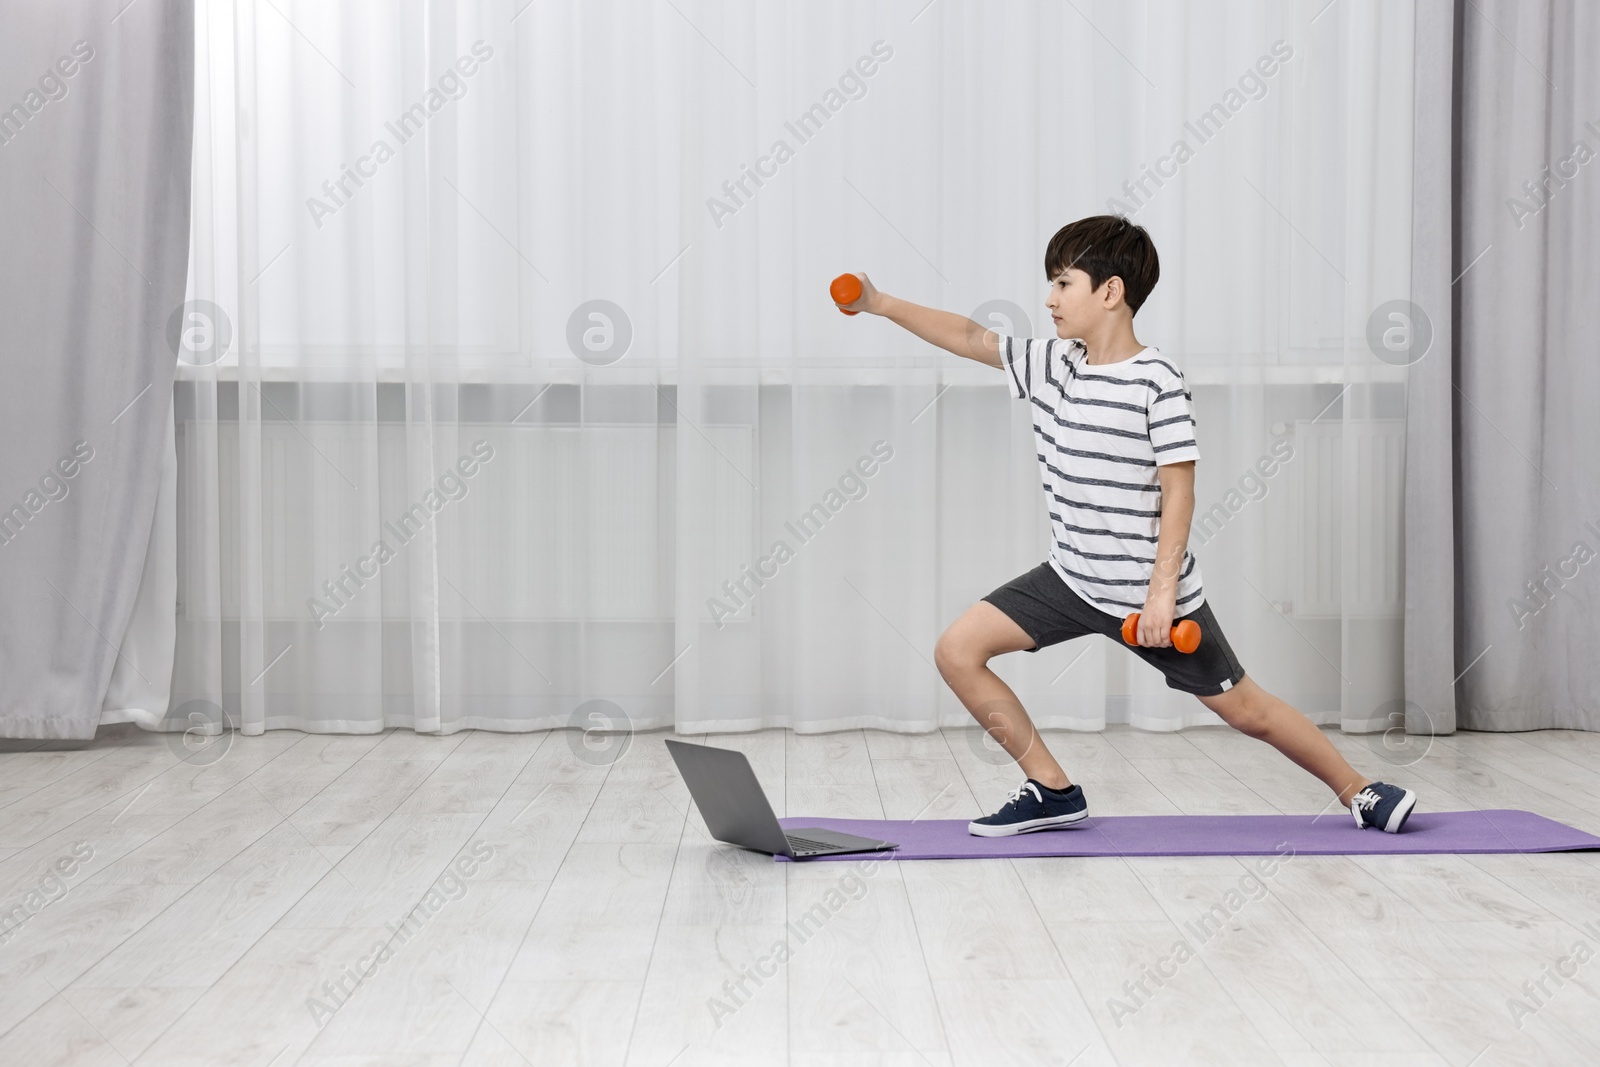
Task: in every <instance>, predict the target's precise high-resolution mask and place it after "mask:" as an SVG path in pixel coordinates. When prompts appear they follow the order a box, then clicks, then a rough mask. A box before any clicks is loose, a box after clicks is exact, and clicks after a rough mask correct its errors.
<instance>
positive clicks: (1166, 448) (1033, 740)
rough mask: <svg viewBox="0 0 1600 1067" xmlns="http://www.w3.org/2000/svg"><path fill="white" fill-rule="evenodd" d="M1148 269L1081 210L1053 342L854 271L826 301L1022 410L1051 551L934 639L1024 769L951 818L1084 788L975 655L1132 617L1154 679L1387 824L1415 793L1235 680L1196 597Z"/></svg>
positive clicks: (1048, 821)
mask: <svg viewBox="0 0 1600 1067" xmlns="http://www.w3.org/2000/svg"><path fill="white" fill-rule="evenodd" d="M1160 273H1161V271H1160V264H1159V262H1158V260H1157V258H1156V249H1155V245H1154V244H1153V243H1152V242H1151V240H1150V235H1149V234H1148V233H1146V232H1145V230H1144V228H1143V227H1141V226H1135V225H1134V224H1133V223H1131V222H1129V221H1128V220H1127V219H1125V218H1123V217H1121V216H1117V215H1096V216H1094V217H1092V218H1086V219H1079V220H1078V221H1077V222H1074V223H1071V224H1070V225H1067V226H1064V227H1062V229H1061V230H1060V232H1058V233H1057V234H1056V235H1055V236H1054V237H1053V238H1051V240H1050V245H1049V247H1048V249H1047V250H1046V252H1045V278H1046V279H1047V280H1048V281H1049V282H1050V297H1049V299H1048V300H1046V301H1045V306H1046V307H1048V308H1049V309H1050V316H1051V319H1052V320H1053V321H1054V323H1055V337H1054V338H1049V339H1043V340H1029V339H1026V338H1020V337H1004V336H1001V335H999V334H996V333H994V332H993V331H991V330H987V329H985V328H984V327H982V326H980V325H979V324H978V323H976V322H973V321H972V320H971V319H966V318H963V317H961V316H960V315H955V314H952V313H950V312H947V311H938V310H935V309H933V308H926V307H919V306H918V305H916V304H912V303H909V302H907V301H905V300H899V299H897V298H895V297H892V296H889V295H888V294H886V293H881V292H879V291H878V290H877V289H876V288H874V287H873V285H872V283H871V282H870V281H868V280H867V277H866V275H857V277H859V278H860V279H861V287H862V294H861V297H860V298H859V299H858V300H856V301H855V302H854V303H851V304H846V305H841V306H843V307H846V308H848V309H849V310H851V311H866V312H870V313H872V314H874V315H882V316H884V317H885V318H887V319H889V320H891V321H892V322H895V323H898V324H899V325H901V326H903V327H905V328H906V329H908V330H910V331H911V332H912V333H914V334H916V335H917V336H918V337H921V338H922V339H923V340H925V341H928V342H929V343H931V344H935V345H938V346H939V347H940V348H943V349H946V350H948V351H950V352H954V353H955V354H956V355H958V356H964V357H966V358H967V359H973V360H977V361H978V362H979V363H986V364H988V365H989V366H991V367H996V368H999V369H1000V370H1002V371H1004V372H1005V375H1006V379H1007V382H1008V383H1009V384H1010V387H1011V394H1012V396H1013V397H1014V398H1016V399H1018V400H1025V401H1027V402H1028V403H1029V407H1030V410H1031V412H1032V415H1033V429H1034V435H1035V440H1036V443H1037V445H1038V452H1039V463H1040V468H1041V474H1042V476H1043V480H1044V491H1045V504H1046V506H1047V508H1048V510H1049V512H1050V527H1051V533H1052V538H1053V541H1054V546H1053V547H1052V548H1051V551H1050V559H1049V561H1048V562H1047V563H1042V564H1040V565H1039V566H1037V567H1035V568H1034V569H1033V570H1031V571H1028V572H1027V573H1026V574H1023V575H1021V576H1019V577H1017V578H1015V579H1013V580H1012V581H1009V582H1007V583H1006V584H1005V585H1002V586H1001V587H1000V588H998V589H996V590H995V591H994V592H992V593H990V594H989V595H988V596H986V597H984V598H983V599H982V600H980V601H979V602H978V603H976V604H974V605H973V606H972V607H970V608H968V609H967V611H966V612H965V613H964V614H962V616H961V617H960V618H958V619H957V620H956V621H955V622H954V623H952V624H951V626H950V628H949V629H948V630H946V631H945V632H944V634H943V635H942V636H940V638H939V643H938V645H937V646H936V647H935V649H934V661H935V663H936V664H937V665H938V668H939V673H940V674H942V675H943V676H944V680H945V682H946V683H947V684H948V685H949V686H950V688H951V690H952V691H954V692H955V694H956V696H957V697H958V698H960V700H961V703H962V704H963V705H965V706H966V708H967V710H968V711H969V712H971V713H972V715H973V717H974V718H977V719H978V721H979V723H980V725H982V726H983V727H984V728H985V729H987V730H988V731H989V733H990V734H991V736H993V737H994V738H995V740H997V741H999V742H1000V743H1001V744H1002V745H1004V747H1005V750H1006V751H1007V752H1008V753H1010V755H1011V756H1012V758H1013V759H1015V760H1016V761H1017V763H1018V765H1019V766H1020V767H1021V768H1022V771H1023V773H1024V774H1026V775H1027V778H1026V780H1024V781H1023V783H1022V785H1020V786H1018V787H1017V789H1016V790H1015V791H1014V792H1012V794H1011V796H1010V799H1009V800H1008V801H1007V803H1006V804H1005V805H1004V806H1003V807H1002V808H1001V809H1000V810H999V811H998V812H996V813H995V814H993V815H989V816H985V817H984V818H981V819H977V820H975V821H974V822H972V823H970V824H968V827H967V829H968V830H969V831H970V832H971V833H973V834H976V835H978V836H982V837H1007V836H1011V835H1013V834H1022V833H1029V832H1031V831H1035V830H1050V829H1055V828H1058V827H1063V826H1067V825H1070V824H1072V823H1076V822H1080V821H1082V820H1083V819H1085V818H1087V817H1088V815H1089V810H1088V805H1087V802H1086V801H1085V800H1084V795H1083V788H1082V787H1081V786H1077V785H1074V784H1072V782H1071V781H1069V780H1068V778H1067V775H1066V772H1065V771H1063V770H1062V769H1061V765H1060V764H1059V763H1057V762H1056V760H1055V757H1054V756H1052V755H1051V754H1050V750H1049V749H1048V748H1046V747H1045V744H1044V740H1043V738H1041V737H1040V736H1039V735H1038V733H1037V731H1036V730H1035V729H1034V726H1033V720H1032V719H1030V718H1029V717H1028V713H1027V712H1026V711H1024V710H1023V708H1022V705H1021V703H1019V702H1018V700H1017V696H1016V694H1015V693H1013V692H1012V691H1011V687H1010V686H1008V685H1006V683H1005V682H1003V681H1001V680H1000V678H999V676H998V675H996V674H995V673H994V672H993V671H992V670H990V669H989V666H988V663H989V660H990V659H991V658H993V657H995V656H998V655H1001V654H1002V653H1006V652H1016V651H1019V650H1026V651H1029V652H1036V651H1038V650H1039V649H1040V648H1043V647H1045V646H1047V645H1053V644H1056V643H1058V642H1061V641H1066V640H1070V639H1071V638H1074V637H1082V636H1084V635H1086V634H1091V633H1100V634H1104V635H1105V636H1106V637H1109V638H1112V639H1114V640H1118V641H1120V640H1121V639H1122V638H1121V628H1122V620H1123V618H1124V617H1126V616H1127V615H1129V614H1130V613H1132V612H1138V613H1139V625H1138V634H1137V636H1138V640H1139V645H1138V646H1137V647H1135V648H1134V649H1133V651H1134V652H1135V653H1136V654H1137V655H1138V656H1139V657H1140V658H1141V659H1143V660H1144V661H1145V662H1147V663H1150V664H1151V665H1153V666H1155V667H1156V668H1157V669H1159V670H1160V671H1161V673H1162V674H1164V675H1165V676H1166V679H1167V685H1169V686H1171V687H1172V688H1174V689H1178V690H1181V691H1183V692H1187V693H1193V694H1194V695H1195V696H1196V697H1198V698H1199V699H1200V702H1201V703H1202V704H1204V705H1205V706H1206V707H1208V708H1210V709H1211V710H1212V711H1214V712H1216V713H1217V714H1218V715H1219V716H1221V718H1222V720H1223V721H1224V722H1226V723H1227V724H1228V725H1229V726H1232V727H1233V728H1234V729H1236V730H1239V731H1241V732H1243V733H1245V734H1248V735H1249V736H1251V737H1256V738H1260V739H1261V740H1264V741H1266V742H1267V743H1268V744H1270V745H1272V746H1273V747H1274V748H1276V749H1277V750H1278V751H1279V752H1282V753H1283V754H1284V755H1286V756H1288V757H1289V758H1290V759H1292V760H1294V762H1296V763H1298V764H1299V765H1300V766H1302V767H1304V768H1305V769H1306V770H1308V771H1310V772H1311V773H1312V774H1314V775H1316V776H1317V777H1318V778H1320V779H1321V780H1322V781H1323V782H1324V783H1325V784H1326V785H1327V786H1328V788H1330V789H1332V790H1333V791H1334V792H1335V793H1336V794H1338V797H1339V802H1340V803H1341V804H1343V805H1345V806H1346V807H1348V808H1349V809H1350V813H1351V814H1352V815H1353V816H1354V817H1355V822H1356V825H1357V826H1358V827H1360V828H1361V829H1363V830H1364V829H1366V828H1367V827H1369V826H1377V827H1381V828H1382V829H1384V830H1386V831H1388V832H1389V833H1398V832H1399V831H1400V829H1401V827H1403V826H1404V825H1405V822H1406V819H1407V818H1408V817H1409V816H1410V814H1411V811H1412V809H1413V808H1414V807H1415V806H1416V801H1417V798H1416V795H1415V794H1414V793H1412V792H1411V791H1410V790H1409V789H1402V788H1400V787H1398V786H1393V785H1388V784H1386V783H1384V782H1373V781H1369V780H1368V779H1366V778H1363V777H1362V776H1361V775H1359V774H1357V773H1356V772H1355V770H1354V769H1352V768H1351V766H1350V764H1348V763H1346V762H1345V760H1344V757H1343V756H1341V755H1340V754H1339V751H1338V750H1337V749H1336V748H1334V747H1333V744H1332V743H1331V742H1330V741H1329V740H1328V739H1327V737H1325V736H1324V735H1323V733H1322V731H1321V730H1319V729H1317V727H1316V726H1314V725H1313V724H1312V723H1311V720H1309V719H1307V718H1306V717H1305V716H1304V715H1302V714H1301V713H1300V712H1298V711H1296V710H1295V709H1294V708H1292V707H1290V706H1289V705H1288V704H1286V703H1284V702H1283V701H1282V700H1279V699H1278V698H1277V697H1275V696H1273V695H1272V694H1270V693H1268V692H1266V691H1265V690H1264V689H1262V688H1261V687H1260V686H1258V685H1256V683H1255V682H1254V680H1252V679H1251V678H1249V677H1247V676H1246V675H1245V673H1244V668H1243V667H1241V666H1240V665H1239V661H1238V660H1237V659H1235V658H1234V655H1233V649H1232V648H1230V647H1229V646H1228V640H1227V638H1226V637H1224V636H1223V633H1222V628H1221V627H1220V626H1219V625H1218V624H1217V620H1216V617H1215V616H1213V615H1212V613H1211V608H1210V607H1209V606H1208V605H1207V604H1206V603H1205V598H1204V594H1203V591H1202V588H1201V584H1200V565H1199V563H1198V562H1197V561H1196V560H1195V557H1194V555H1193V554H1192V553H1190V552H1189V551H1188V549H1187V542H1188V535H1189V523H1190V519H1191V518H1192V517H1193V514H1194V465H1195V461H1196V460H1197V459H1199V458H1200V452H1199V448H1198V446H1197V444H1196V442H1195V434H1194V418H1193V415H1192V414H1191V412H1190V400H1191V399H1192V398H1191V397H1190V394H1189V392H1188V389H1187V387H1186V386H1185V385H1184V380H1183V374H1182V373H1181V372H1180V371H1179V370H1178V368H1177V367H1176V366H1174V365H1173V364H1172V363H1171V362H1170V361H1168V360H1167V359H1165V358H1164V357H1163V356H1162V355H1161V353H1160V352H1158V351H1157V350H1155V349H1154V348H1147V347H1145V346H1144V345H1142V344H1141V343H1140V342H1139V341H1138V340H1137V339H1136V338H1135V337H1134V333H1133V316H1134V314H1135V313H1136V312H1137V311H1138V310H1139V307H1140V305H1142V304H1143V303H1144V301H1145V298H1146V297H1147V296H1149V295H1150V290H1151V289H1153V288H1155V284H1156V280H1157V279H1158V278H1159V277H1160ZM1179 617H1181V618H1186V619H1193V620H1194V621H1195V622H1197V623H1199V625H1200V630H1201V641H1200V647H1199V648H1198V649H1196V650H1195V651H1194V652H1193V653H1189V654H1185V653H1183V652H1179V651H1178V650H1177V649H1175V648H1173V647H1172V637H1171V631H1172V626H1173V621H1174V619H1175V618H1179ZM980 708H981V709H983V713H982V714H981V715H980V712H979V709H980ZM985 719H987V721H985Z"/></svg>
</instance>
